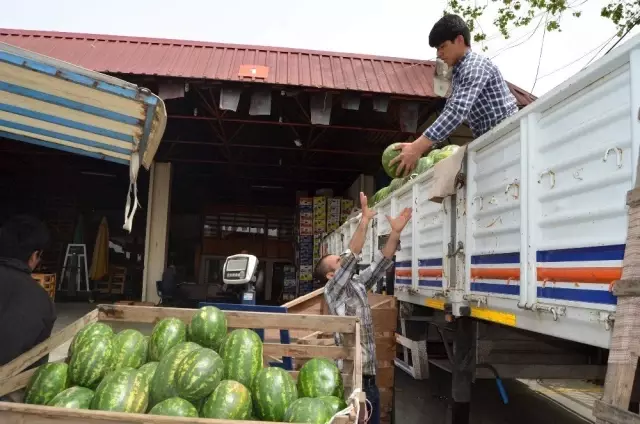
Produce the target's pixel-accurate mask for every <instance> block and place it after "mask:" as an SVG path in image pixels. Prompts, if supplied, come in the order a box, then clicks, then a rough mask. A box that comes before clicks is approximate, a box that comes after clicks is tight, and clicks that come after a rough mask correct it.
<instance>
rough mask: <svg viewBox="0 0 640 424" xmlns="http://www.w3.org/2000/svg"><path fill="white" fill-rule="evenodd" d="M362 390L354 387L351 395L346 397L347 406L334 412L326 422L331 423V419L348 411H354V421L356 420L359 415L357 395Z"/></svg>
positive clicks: (347, 413) (348, 412)
mask: <svg viewBox="0 0 640 424" xmlns="http://www.w3.org/2000/svg"><path fill="white" fill-rule="evenodd" d="M361 391H362V390H360V389H355V390H354V391H353V392H352V393H351V395H350V396H349V398H348V399H347V407H346V408H344V409H343V410H342V411H338V412H336V413H335V414H334V415H333V416H332V417H331V419H329V421H327V424H331V423H333V421H334V420H335V419H336V418H337V417H341V416H345V415H349V414H350V413H352V412H354V413H355V415H356V422H357V420H358V417H360V402H359V399H358V395H359V394H360V392H361ZM367 421H369V417H366V418H365V422H367Z"/></svg>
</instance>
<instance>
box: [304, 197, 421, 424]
mask: <svg viewBox="0 0 640 424" xmlns="http://www.w3.org/2000/svg"><path fill="white" fill-rule="evenodd" d="M360 205H361V208H362V218H361V219H360V224H359V225H358V228H357V229H356V232H355V233H354V234H353V237H352V238H351V242H350V243H349V248H348V249H347V251H346V252H344V253H343V254H342V255H341V256H338V255H326V256H324V257H322V258H321V259H320V260H319V261H318V264H317V265H316V268H315V272H314V277H315V278H316V279H317V280H319V281H320V282H323V283H325V286H324V296H325V299H326V301H327V305H328V306H329V311H330V312H331V314H333V315H340V316H356V317H358V318H360V323H361V330H360V331H361V332H360V345H361V347H362V384H363V390H364V392H365V394H366V396H367V400H368V401H369V402H371V406H372V411H371V418H370V419H369V424H379V423H380V392H379V391H378V386H377V385H376V344H375V331H374V328H373V319H372V316H371V306H370V305H369V302H368V299H367V292H368V291H369V290H370V289H371V288H373V287H374V286H375V285H376V284H377V283H378V281H380V279H381V278H382V277H384V275H385V272H386V271H387V270H388V269H389V267H390V266H391V265H392V264H393V257H394V255H395V253H396V250H397V247H398V243H399V241H400V233H401V232H402V230H403V229H404V227H405V226H406V225H407V222H409V220H410V219H411V209H410V208H405V209H404V210H403V211H402V212H401V213H400V215H398V216H397V217H396V218H391V217H389V216H387V217H386V218H387V220H388V221H389V226H390V227H391V233H390V234H389V239H388V240H387V242H386V244H385V245H384V247H383V248H382V250H380V251H378V252H376V254H375V256H374V258H373V261H372V263H371V265H369V267H368V268H366V269H364V270H362V271H361V272H360V273H359V274H358V275H355V274H356V271H357V264H358V262H359V260H360V254H361V253H362V247H363V246H364V243H365V236H366V234H367V227H368V225H369V223H370V222H371V220H372V219H373V217H374V216H375V214H376V212H375V211H372V210H371V209H369V207H368V206H367V196H365V195H364V193H360ZM336 343H338V344H341V340H340V336H339V335H338V336H336Z"/></svg>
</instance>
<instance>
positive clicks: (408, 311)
mask: <svg viewBox="0 0 640 424" xmlns="http://www.w3.org/2000/svg"><path fill="white" fill-rule="evenodd" d="M639 153H640V37H635V38H633V39H631V40H629V41H628V42H626V43H625V44H623V45H621V46H620V47H618V48H617V49H615V50H613V51H611V52H610V53H609V54H607V55H605V56H604V57H603V58H601V59H599V60H598V61H596V62H594V63H593V64H592V65H590V66H589V67H587V68H585V69H583V70H582V71H581V72H579V73H578V74H576V75H575V76H573V77H572V78H570V79H569V80H567V81H566V82H564V83H563V84H561V85H560V86H558V87H557V88H556V89H554V90H552V91H551V92H549V93H547V94H545V95H544V96H542V97H541V98H539V99H537V100H535V101H534V102H533V103H532V104H530V105H529V106H527V107H525V108H524V109H522V110H521V111H519V112H518V113H517V114H515V115H513V116H511V117H510V118H508V119H506V120H505V121H504V122H502V123H501V124H500V125H498V126H496V127H495V128H493V129H492V130H491V131H489V132H488V133H486V134H484V135H482V136H481V137H479V138H477V139H475V140H473V141H472V142H471V143H469V144H468V145H467V146H466V152H465V157H464V160H463V162H462V165H461V168H460V173H459V174H458V179H459V180H460V182H461V184H459V185H458V186H457V188H456V189H455V190H453V192H452V193H451V195H449V196H447V197H445V198H444V199H433V196H432V191H433V190H434V187H435V185H436V184H437V180H438V176H437V170H436V169H435V167H434V168H431V169H430V170H429V171H427V172H425V173H422V174H420V175H418V176H417V177H416V178H414V179H412V180H410V181H409V182H407V183H405V184H404V185H403V186H402V187H400V188H399V189H397V190H396V191H394V192H393V193H392V194H391V195H390V196H389V197H387V198H386V199H384V200H382V201H380V202H378V203H377V204H376V205H375V206H374V208H375V210H376V211H377V215H376V217H375V218H374V221H373V223H372V224H371V228H370V230H369V232H368V239H367V244H366V246H365V249H364V251H363V259H362V262H363V263H365V264H366V263H369V262H370V261H371V259H372V255H373V252H374V250H376V249H378V248H379V247H381V243H382V242H383V241H384V236H385V235H387V234H388V233H389V230H390V229H389V225H388V222H387V221H386V219H385V218H384V217H385V215H392V216H393V215H395V214H397V213H398V212H399V211H400V210H401V209H402V208H405V207H410V208H412V209H413V218H412V221H411V223H410V224H409V226H408V227H407V229H405V231H404V233H403V234H402V238H401V245H400V247H399V250H398V251H397V254H396V257H395V262H394V265H395V266H394V270H393V272H392V273H391V275H389V278H388V279H387V280H388V281H387V284H388V287H387V288H388V290H389V291H390V292H391V290H393V294H394V296H395V297H396V298H397V299H398V301H399V302H400V310H401V317H400V318H401V320H400V321H401V332H402V334H400V335H399V338H398V341H399V342H400V343H401V344H403V345H404V346H405V355H406V349H407V348H408V349H410V350H416V351H419V355H416V354H414V355H412V358H413V359H412V360H411V361H409V359H408V358H409V357H407V356H404V357H403V358H400V359H397V360H396V365H397V366H399V367H400V368H401V369H404V370H405V371H407V372H409V373H412V375H413V376H414V377H416V378H426V377H427V376H428V374H427V373H426V372H425V371H424V366H422V367H420V363H421V361H423V362H424V361H428V362H429V363H431V364H432V365H435V366H437V367H440V368H444V369H446V370H448V371H452V372H453V379H454V388H453V397H454V401H456V402H460V403H463V404H464V403H465V402H467V401H468V396H469V393H468V390H467V389H465V388H464V387H466V386H468V383H469V381H470V380H473V379H475V378H495V377H496V376H499V377H501V378H532V379H539V378H562V379H589V380H601V379H603V377H604V375H605V372H606V358H607V354H608V349H609V347H610V343H611V334H612V328H613V326H614V324H615V320H616V303H617V302H616V297H615V296H614V294H613V293H612V285H613V283H614V282H615V281H617V280H620V279H621V274H622V264H623V258H624V256H625V243H626V240H627V233H628V231H627V227H628V223H629V222H628V221H629V220H628V207H627V204H626V197H627V192H628V191H629V190H630V189H632V188H633V187H634V184H635V181H636V178H637V166H638V154H639ZM447 160H449V159H445V161H447ZM436 167H437V165H436ZM430 199H431V200H430ZM358 221H359V216H353V217H352V218H351V219H350V220H348V221H347V222H345V223H344V224H343V225H342V226H341V227H340V228H339V229H338V230H336V231H335V232H333V233H331V234H329V235H328V236H327V237H326V239H325V243H326V247H327V250H328V252H329V253H334V254H339V253H340V252H342V251H343V250H344V249H346V247H347V244H348V243H349V240H350V238H351V235H352V234H353V232H354V231H355V228H356V226H357V225H358ZM459 318H466V319H462V320H458V319H459ZM455 321H465V322H467V324H461V325H454V322H455ZM449 330H450V331H449ZM462 333H466V334H462ZM416 339H418V340H416ZM420 343H422V344H420ZM451 344H453V345H454V346H458V348H459V349H457V350H458V351H456V350H455V349H451ZM461 349H463V350H468V352H469V353H471V354H472V355H471V356H472V358H473V359H474V360H475V366H473V365H470V364H469V362H474V361H469V360H466V363H465V362H464V361H465V359H464V354H462V353H460V350H461ZM431 352H435V354H434V356H433V357H432V355H431ZM442 352H444V354H443V353H442ZM412 353H415V352H412ZM419 368H421V370H420V369H419ZM456 387H458V388H456ZM456 392H457V393H458V395H457V396H456Z"/></svg>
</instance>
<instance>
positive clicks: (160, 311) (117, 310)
mask: <svg viewBox="0 0 640 424" xmlns="http://www.w3.org/2000/svg"><path fill="white" fill-rule="evenodd" d="M196 311H197V310H196V309H178V308H156V307H144V306H124V305H99V306H98V307H97V309H95V310H94V311H92V312H90V313H88V314H87V315H85V316H84V317H82V318H80V319H78V320H77V321H75V322H74V323H72V324H70V325H69V326H67V327H66V328H64V329H63V330H61V331H59V332H57V333H56V334H54V335H53V336H51V337H50V338H49V339H47V340H46V341H44V342H43V343H41V344H39V345H38V346H36V347H34V348H33V349H31V350H30V351H28V352H26V353H24V354H23V355H21V356H19V357H18V358H16V359H14V360H13V361H11V362H10V363H8V364H6V365H5V366H3V367H0V396H2V395H5V394H9V393H12V392H14V391H17V390H20V389H22V388H24V387H25V386H26V384H27V383H28V381H29V378H30V377H31V375H32V374H33V373H34V372H35V370H33V369H32V370H27V371H24V369H25V368H26V367H28V366H30V365H31V364H33V363H34V362H35V361H37V360H38V359H40V358H42V357H43V356H45V355H46V354H48V353H50V352H51V351H52V350H54V349H55V348H56V347H58V346H60V345H61V344H63V343H65V342H67V341H69V340H70V339H71V338H73V336H74V335H75V334H76V333H77V332H78V331H80V330H81V329H82V328H84V327H85V326H86V325H88V324H90V323H93V322H97V321H103V322H130V323H149V324H154V323H156V322H158V321H159V320H161V319H163V318H167V317H175V318H179V319H181V320H183V321H185V322H186V323H188V322H190V320H191V317H192V316H193V314H194V313H195V312H196ZM225 314H226V316H227V324H228V327H229V328H230V329H233V328H253V327H257V326H259V327H261V328H265V329H290V330H300V331H311V332H315V331H320V330H322V331H326V330H328V331H335V332H340V333H342V334H344V337H345V346H344V347H338V346H316V345H296V344H289V345H286V344H279V343H265V344H264V352H265V354H269V355H273V356H291V357H293V358H297V359H299V360H304V359H306V358H312V357H318V356H321V357H326V358H332V359H342V360H343V362H344V364H345V367H344V369H343V374H342V376H343V379H344V383H345V391H346V392H347V393H352V392H353V393H356V396H354V399H353V400H352V401H351V405H352V406H353V410H359V411H360V417H359V418H360V420H362V417H363V416H364V412H365V408H364V402H365V397H364V394H363V393H362V392H361V391H360V390H354V388H358V389H360V388H361V387H362V371H361V370H362V360H361V357H362V354H361V348H360V343H356V340H359V339H360V323H359V321H358V320H357V318H353V317H333V316H332V317H328V316H321V315H290V314H276V313H261V312H235V311H234V312H232V311H228V312H226V313H225ZM291 374H292V376H293V377H294V378H297V374H298V373H297V372H295V371H292V372H291ZM357 418H358V417H356V414H355V413H353V412H351V413H350V414H349V415H345V416H339V417H336V418H335V419H334V420H333V422H332V424H355V423H356V421H358V419H357ZM0 422H1V423H11V424H14V423H15V424H17V423H20V424H59V423H60V422H65V423H67V424H81V423H82V424H113V423H114V422H118V423H127V424H129V423H131V424H133V423H135V424H142V423H147V424H148V423H153V424H155V423H158V424H165V423H167V424H168V423H175V424H177V423H185V424H186V423H211V422H215V423H217V424H236V423H251V422H252V421H231V420H209V419H194V418H185V419H180V418H175V417H161V416H155V415H142V414H124V413H118V412H104V411H89V410H71V409H64V408H53V407H48V406H40V405H26V404H22V403H9V402H0ZM255 423H256V424H257V422H255Z"/></svg>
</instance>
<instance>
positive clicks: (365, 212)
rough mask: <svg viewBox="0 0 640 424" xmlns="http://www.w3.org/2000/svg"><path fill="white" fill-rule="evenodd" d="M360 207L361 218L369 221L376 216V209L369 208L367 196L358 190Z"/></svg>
mask: <svg viewBox="0 0 640 424" xmlns="http://www.w3.org/2000/svg"><path fill="white" fill-rule="evenodd" d="M360 209H362V219H363V220H366V221H371V220H372V219H373V217H374V216H376V211H372V210H371V209H369V203H368V199H367V196H366V195H365V194H364V193H363V192H360Z"/></svg>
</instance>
